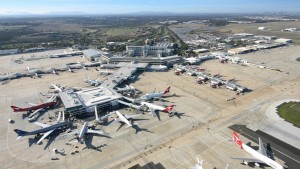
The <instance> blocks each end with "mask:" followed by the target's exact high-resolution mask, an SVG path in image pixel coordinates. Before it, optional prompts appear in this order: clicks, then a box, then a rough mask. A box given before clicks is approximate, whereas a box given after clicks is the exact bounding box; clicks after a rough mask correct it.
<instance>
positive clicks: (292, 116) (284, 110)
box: [277, 102, 300, 127]
mask: <svg viewBox="0 0 300 169" xmlns="http://www.w3.org/2000/svg"><path fill="white" fill-rule="evenodd" d="M277 113H278V114H279V116H280V117H282V118H284V119H285V120H286V121H288V122H290V123H292V124H294V125H295V126H297V127H300V102H289V103H283V104H281V105H280V106H278V107H277Z"/></svg>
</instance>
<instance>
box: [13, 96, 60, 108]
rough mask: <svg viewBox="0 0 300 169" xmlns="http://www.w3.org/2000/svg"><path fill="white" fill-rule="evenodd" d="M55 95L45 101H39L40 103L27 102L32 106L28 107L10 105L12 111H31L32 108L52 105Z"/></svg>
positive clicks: (54, 102)
mask: <svg viewBox="0 0 300 169" xmlns="http://www.w3.org/2000/svg"><path fill="white" fill-rule="evenodd" d="M55 99H56V95H54V96H52V97H51V98H50V99H49V100H47V102H45V103H41V104H33V103H28V104H31V105H32V106H29V107H17V106H14V105H12V106H10V107H11V108H12V109H13V111H14V112H23V111H32V110H41V109H44V108H48V107H52V106H54V105H55V104H56V103H57V102H56V101H55Z"/></svg>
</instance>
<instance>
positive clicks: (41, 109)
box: [27, 95, 57, 121]
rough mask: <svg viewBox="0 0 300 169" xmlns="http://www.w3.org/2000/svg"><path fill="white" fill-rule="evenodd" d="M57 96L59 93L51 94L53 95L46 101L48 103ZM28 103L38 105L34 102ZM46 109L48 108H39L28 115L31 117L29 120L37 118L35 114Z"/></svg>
mask: <svg viewBox="0 0 300 169" xmlns="http://www.w3.org/2000/svg"><path fill="white" fill-rule="evenodd" d="M56 97H57V95H53V96H51V97H50V98H49V99H48V100H47V101H46V103H50V102H53V101H54V100H55V99H56ZM27 104H30V105H32V106H36V105H37V104H34V103H29V102H27ZM45 109H46V108H39V109H37V110H35V111H34V112H32V113H31V114H30V115H29V116H28V118H29V119H28V120H29V121H33V120H35V118H34V116H35V115H37V114H39V113H40V112H41V111H45Z"/></svg>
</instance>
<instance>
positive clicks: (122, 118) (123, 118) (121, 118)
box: [116, 111, 132, 126]
mask: <svg viewBox="0 0 300 169" xmlns="http://www.w3.org/2000/svg"><path fill="white" fill-rule="evenodd" d="M116 113H117V115H118V116H119V119H120V120H121V121H122V122H124V123H126V124H127V125H128V126H132V124H131V123H130V122H129V121H128V119H127V118H126V117H124V116H123V114H121V113H120V112H118V111H116Z"/></svg>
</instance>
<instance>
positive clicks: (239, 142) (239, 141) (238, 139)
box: [233, 131, 243, 149]
mask: <svg viewBox="0 0 300 169" xmlns="http://www.w3.org/2000/svg"><path fill="white" fill-rule="evenodd" d="M233 141H235V142H236V143H237V144H238V145H239V146H240V147H241V148H242V149H243V142H242V140H241V139H240V137H239V135H238V134H237V133H236V132H235V131H234V132H233Z"/></svg>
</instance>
